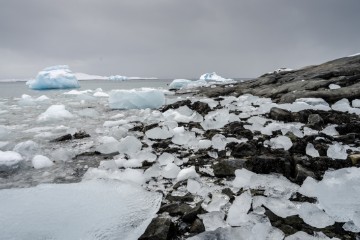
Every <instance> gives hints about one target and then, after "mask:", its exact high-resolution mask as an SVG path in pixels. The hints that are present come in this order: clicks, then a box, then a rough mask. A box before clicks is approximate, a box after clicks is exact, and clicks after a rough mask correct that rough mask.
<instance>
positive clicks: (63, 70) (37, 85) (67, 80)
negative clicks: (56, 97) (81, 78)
mask: <svg viewBox="0 0 360 240" xmlns="http://www.w3.org/2000/svg"><path fill="white" fill-rule="evenodd" d="M26 85H28V86H29V88H31V89H35V90H43V89H66V88H79V87H80V84H79V82H78V80H77V78H76V76H75V74H73V73H72V72H71V70H70V69H69V67H68V66H67V65H59V66H53V67H48V68H45V69H44V70H42V71H41V72H39V73H38V75H37V76H36V78H35V79H32V80H29V81H27V82H26Z"/></svg>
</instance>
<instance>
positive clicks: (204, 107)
mask: <svg viewBox="0 0 360 240" xmlns="http://www.w3.org/2000/svg"><path fill="white" fill-rule="evenodd" d="M190 108H191V109H192V110H194V111H196V112H198V113H200V114H201V115H203V116H205V115H206V114H208V113H209V112H210V111H211V108H210V107H209V105H208V104H207V103H204V102H199V101H197V102H194V103H193V104H192V105H191V107H190Z"/></svg>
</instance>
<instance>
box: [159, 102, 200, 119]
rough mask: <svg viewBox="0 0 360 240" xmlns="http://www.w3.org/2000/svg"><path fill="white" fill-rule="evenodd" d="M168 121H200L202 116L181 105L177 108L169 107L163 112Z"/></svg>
mask: <svg viewBox="0 0 360 240" xmlns="http://www.w3.org/2000/svg"><path fill="white" fill-rule="evenodd" d="M163 116H164V117H165V118H166V119H167V120H168V121H176V122H183V123H189V122H202V121H203V117H202V116H201V115H200V114H199V113H198V112H196V111H193V110H191V109H190V108H189V107H188V106H181V107H179V108H178V109H175V110H174V109H169V110H167V111H166V112H164V113H163Z"/></svg>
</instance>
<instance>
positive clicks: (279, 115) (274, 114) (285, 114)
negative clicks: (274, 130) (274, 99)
mask: <svg viewBox="0 0 360 240" xmlns="http://www.w3.org/2000/svg"><path fill="white" fill-rule="evenodd" d="M269 117H270V118H271V119H274V120H278V121H284V122H291V121H292V117H291V112H290V111H288V110H285V109H281V108H277V107H273V108H271V109H270V113H269Z"/></svg>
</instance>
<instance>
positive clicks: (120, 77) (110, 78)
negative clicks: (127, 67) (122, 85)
mask: <svg viewBox="0 0 360 240" xmlns="http://www.w3.org/2000/svg"><path fill="white" fill-rule="evenodd" d="M109 80H111V81H126V80H129V78H128V77H126V76H121V75H114V76H110V77H109Z"/></svg>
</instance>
